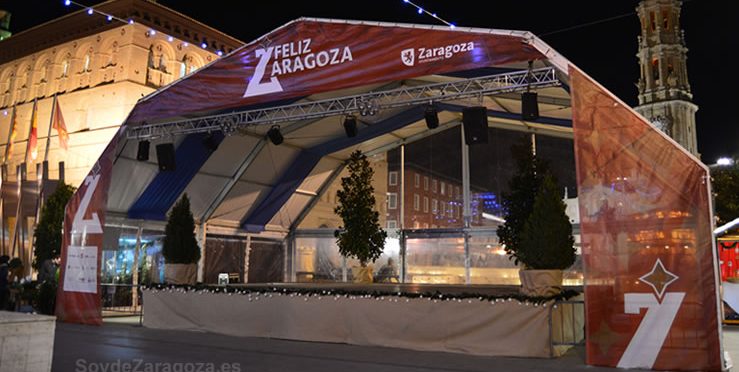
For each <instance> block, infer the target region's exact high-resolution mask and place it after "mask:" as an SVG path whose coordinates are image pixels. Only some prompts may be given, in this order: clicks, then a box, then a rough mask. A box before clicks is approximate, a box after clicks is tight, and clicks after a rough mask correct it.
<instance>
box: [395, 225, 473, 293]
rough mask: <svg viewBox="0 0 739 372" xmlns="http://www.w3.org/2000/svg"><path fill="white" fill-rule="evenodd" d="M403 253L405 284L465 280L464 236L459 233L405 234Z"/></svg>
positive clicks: (456, 282) (460, 281) (450, 282)
mask: <svg viewBox="0 0 739 372" xmlns="http://www.w3.org/2000/svg"><path fill="white" fill-rule="evenodd" d="M455 235H456V236H455ZM405 252H406V256H405V257H406V271H405V282H406V283H425V284H464V283H465V277H466V273H465V264H464V262H465V255H464V236H463V235H462V234H444V235H432V234H430V235H427V236H416V237H409V238H408V239H406V248H405Z"/></svg>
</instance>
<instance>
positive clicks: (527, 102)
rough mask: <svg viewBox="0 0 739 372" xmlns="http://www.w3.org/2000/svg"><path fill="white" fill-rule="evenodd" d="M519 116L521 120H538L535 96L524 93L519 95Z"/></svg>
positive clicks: (534, 94)
mask: <svg viewBox="0 0 739 372" xmlns="http://www.w3.org/2000/svg"><path fill="white" fill-rule="evenodd" d="M521 116H522V117H523V120H536V119H538V118H539V103H538V102H537V94H536V93H534V92H524V93H522V94H521Z"/></svg>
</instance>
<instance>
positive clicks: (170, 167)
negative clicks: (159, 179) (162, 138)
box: [157, 143, 175, 172]
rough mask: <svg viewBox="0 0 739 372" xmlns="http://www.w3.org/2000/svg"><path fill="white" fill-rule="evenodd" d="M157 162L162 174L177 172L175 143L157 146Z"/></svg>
mask: <svg viewBox="0 0 739 372" xmlns="http://www.w3.org/2000/svg"><path fill="white" fill-rule="evenodd" d="M157 162H158V163H159V170H160V171H162V172H167V171H174V170H175V152H174V144H173V143H162V144H159V145H157Z"/></svg>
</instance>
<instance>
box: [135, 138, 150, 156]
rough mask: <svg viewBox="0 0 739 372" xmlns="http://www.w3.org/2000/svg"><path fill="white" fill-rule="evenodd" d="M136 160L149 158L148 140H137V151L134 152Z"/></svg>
mask: <svg viewBox="0 0 739 372" xmlns="http://www.w3.org/2000/svg"><path fill="white" fill-rule="evenodd" d="M136 160H138V161H147V160H149V141H139V151H138V153H137V154H136Z"/></svg>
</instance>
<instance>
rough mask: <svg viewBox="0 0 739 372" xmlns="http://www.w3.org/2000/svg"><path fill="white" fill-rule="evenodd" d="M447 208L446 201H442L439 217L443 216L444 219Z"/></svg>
mask: <svg viewBox="0 0 739 372" xmlns="http://www.w3.org/2000/svg"><path fill="white" fill-rule="evenodd" d="M445 208H446V203H444V201H443V200H442V201H441V202H440V203H439V216H442V217H444V215H445V212H446V211H445V210H444V209H445Z"/></svg>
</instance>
